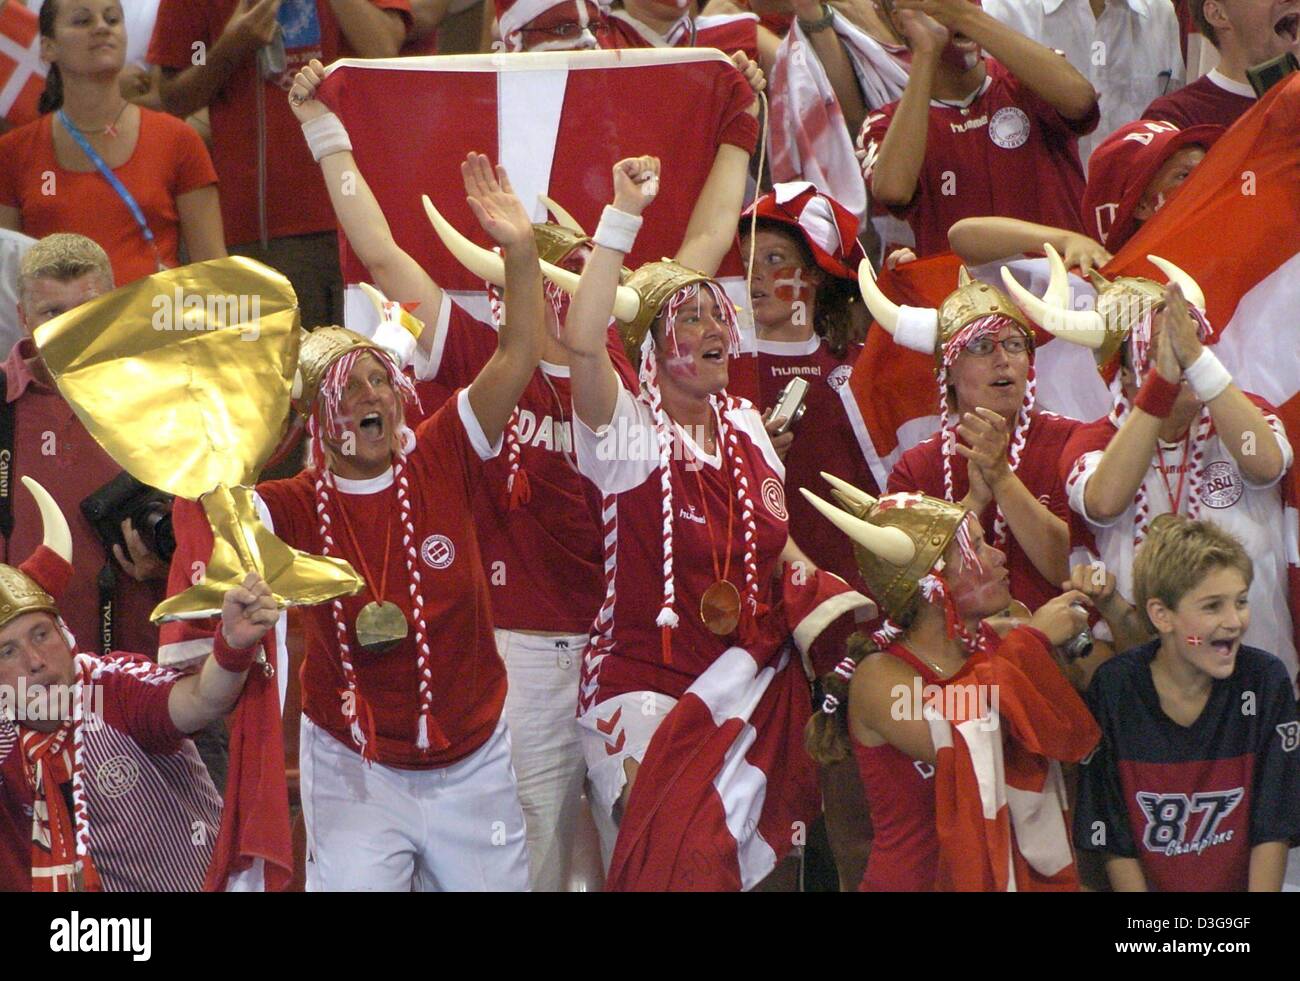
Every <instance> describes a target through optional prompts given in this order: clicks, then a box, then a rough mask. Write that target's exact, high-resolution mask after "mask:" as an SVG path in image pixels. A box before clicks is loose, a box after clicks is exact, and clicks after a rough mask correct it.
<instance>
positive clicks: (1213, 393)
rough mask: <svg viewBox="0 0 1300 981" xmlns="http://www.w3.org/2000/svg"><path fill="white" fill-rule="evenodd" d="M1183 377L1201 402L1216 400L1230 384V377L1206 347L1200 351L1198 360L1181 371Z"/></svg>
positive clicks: (1220, 362) (1221, 363)
mask: <svg viewBox="0 0 1300 981" xmlns="http://www.w3.org/2000/svg"><path fill="white" fill-rule="evenodd" d="M1183 377H1184V378H1186V379H1187V384H1188V386H1189V387H1190V388H1191V390H1192V391H1193V392H1195V393H1196V397H1197V398H1198V399H1200V400H1201V401H1202V402H1209V401H1212V400H1213V399H1216V398H1218V397H1219V396H1220V395H1222V394H1223V390H1224V389H1225V388H1227V387H1228V386H1229V385H1231V384H1232V375H1231V374H1229V373H1228V369H1227V368H1225V367H1224V366H1223V362H1222V361H1220V360H1219V359H1218V357H1217V356H1216V355H1215V353H1214V352H1213V351H1211V350H1210V349H1209V348H1208V347H1207V348H1205V349H1203V350H1202V351H1201V356H1200V357H1199V358H1197V359H1196V360H1195V361H1194V362H1193V363H1192V364H1189V365H1188V366H1187V367H1186V368H1184V369H1183Z"/></svg>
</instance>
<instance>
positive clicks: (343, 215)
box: [289, 59, 442, 343]
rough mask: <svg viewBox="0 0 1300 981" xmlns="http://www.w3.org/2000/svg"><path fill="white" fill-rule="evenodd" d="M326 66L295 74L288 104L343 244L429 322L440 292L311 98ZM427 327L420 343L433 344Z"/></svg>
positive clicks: (341, 133)
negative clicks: (343, 237)
mask: <svg viewBox="0 0 1300 981" xmlns="http://www.w3.org/2000/svg"><path fill="white" fill-rule="evenodd" d="M324 77H325V68H324V66H323V65H322V64H321V63H320V62H319V61H316V60H314V59H313V60H312V61H311V63H310V64H308V65H307V66H306V67H305V68H303V70H302V71H300V72H298V74H297V75H296V76H295V77H294V80H293V87H292V88H291V89H290V90H289V106H290V108H292V109H293V113H294V115H295V116H297V117H298V121H299V122H301V123H302V124H303V133H304V135H305V136H306V137H307V142H308V145H309V146H310V147H311V150H312V155H313V156H317V155H318V154H319V156H318V160H319V163H320V168H321V173H322V174H323V175H324V177H325V188H326V190H327V191H328V192H329V196H330V204H331V205H332V206H333V208H334V214H335V216H336V217H337V218H338V220H339V225H340V226H341V227H342V229H343V233H344V234H345V235H346V236H347V237H348V244H349V245H350V246H351V247H352V251H353V252H355V253H356V255H357V258H358V259H360V260H361V262H362V264H363V265H364V266H365V267H366V269H367V270H368V271H369V273H370V275H371V277H372V278H373V279H374V282H375V285H376V286H378V287H379V289H380V291H381V292H382V293H384V295H385V296H390V297H392V298H393V299H394V300H397V301H399V302H402V303H410V302H413V301H414V302H418V303H419V304H420V310H419V313H420V316H421V317H422V319H423V320H424V322H425V324H426V325H428V324H431V323H432V322H433V319H434V317H435V316H436V314H437V312H438V308H439V307H440V306H441V305H442V290H441V288H439V286H438V284H437V283H435V282H434V281H433V279H432V277H430V276H429V274H428V273H427V272H425V271H424V269H423V267H421V265H420V264H419V263H418V262H416V261H415V260H414V259H412V258H411V256H410V255H409V254H408V253H407V252H406V251H405V250H404V249H403V248H402V247H401V246H399V245H398V244H397V242H396V241H395V240H394V239H393V232H392V229H390V228H389V227H388V220H387V219H386V218H385V217H384V213H383V211H382V210H381V209H380V207H379V202H378V201H376V200H375V196H374V194H373V193H372V192H371V190H370V185H369V184H367V183H366V179H365V178H364V177H363V176H362V175H361V171H360V170H359V169H358V167H357V162H356V160H355V158H353V156H352V144H351V142H350V141H349V140H348V138H347V131H346V130H345V129H344V128H343V123H342V122H341V121H340V120H339V118H338V117H337V116H336V115H334V114H333V113H332V112H330V111H329V108H328V107H327V106H326V105H325V104H324V103H323V102H321V101H320V100H319V99H317V98H316V90H317V88H318V87H319V86H320V83H321V82H322V81H323V80H324ZM432 335H433V331H432V330H429V329H426V330H425V332H424V336H423V337H421V341H422V342H426V343H432Z"/></svg>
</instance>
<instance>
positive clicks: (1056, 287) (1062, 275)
mask: <svg viewBox="0 0 1300 981" xmlns="http://www.w3.org/2000/svg"><path fill="white" fill-rule="evenodd" d="M1043 251H1044V252H1045V253H1047V265H1048V266H1049V267H1050V268H1051V270H1052V276H1051V278H1050V279H1049V280H1048V282H1047V291H1046V292H1045V293H1044V294H1043V302H1044V303H1046V304H1047V305H1048V306H1050V307H1060V308H1061V309H1062V310H1072V309H1074V308H1073V307H1072V306H1071V305H1070V273H1069V270H1067V269H1066V268H1065V260H1064V259H1062V258H1061V253H1059V252H1057V251H1056V249H1055V248H1054V247H1053V246H1052V243H1051V242H1044V243H1043Z"/></svg>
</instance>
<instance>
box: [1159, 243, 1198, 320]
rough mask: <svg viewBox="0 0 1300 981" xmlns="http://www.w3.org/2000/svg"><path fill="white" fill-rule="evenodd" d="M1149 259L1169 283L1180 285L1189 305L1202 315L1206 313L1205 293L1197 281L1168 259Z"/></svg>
mask: <svg viewBox="0 0 1300 981" xmlns="http://www.w3.org/2000/svg"><path fill="white" fill-rule="evenodd" d="M1147 259H1149V260H1150V261H1151V264H1152V265H1153V266H1155V267H1156V268H1157V269H1159V270H1160V271H1161V272H1162V273H1164V274H1165V278H1166V279H1168V280H1169V282H1171V283H1177V284H1178V286H1179V288H1180V289H1181V290H1182V291H1183V296H1185V297H1186V298H1187V302H1188V303H1190V304H1191V305H1192V306H1194V307H1196V309H1197V310H1200V311H1201V313H1204V312H1205V293H1204V291H1202V289H1201V286H1200V284H1199V283H1197V282H1196V280H1194V279H1193V278H1192V277H1191V276H1190V275H1189V274H1188V273H1186V272H1184V271H1183V270H1181V269H1179V268H1178V267H1177V266H1175V265H1174V264H1173V263H1172V262H1170V261H1169V260H1168V259H1162V258H1160V256H1158V255H1149V256H1147Z"/></svg>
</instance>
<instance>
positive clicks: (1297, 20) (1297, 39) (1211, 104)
mask: <svg viewBox="0 0 1300 981" xmlns="http://www.w3.org/2000/svg"><path fill="white" fill-rule="evenodd" d="M1188 6H1189V7H1190V8H1191V12H1192V19H1193V20H1194V21H1195V22H1196V28H1197V30H1198V31H1200V32H1201V34H1202V35H1203V36H1204V37H1205V39H1206V40H1207V41H1209V42H1210V43H1211V44H1212V45H1214V47H1215V49H1216V50H1217V51H1218V52H1219V63H1218V65H1216V66H1215V67H1214V68H1212V69H1211V70H1210V71H1209V72H1208V73H1206V74H1205V75H1204V76H1202V77H1201V78H1199V79H1197V80H1196V81H1195V82H1193V83H1192V84H1191V85H1188V86H1187V87H1186V88H1181V89H1179V90H1178V91H1177V92H1171V93H1170V94H1169V95H1164V96H1161V97H1160V98H1159V99H1156V100H1155V101H1154V102H1152V103H1151V105H1149V106H1147V108H1146V111H1145V112H1143V113H1142V116H1143V118H1144V119H1166V120H1168V121H1169V122H1171V123H1175V124H1177V125H1178V126H1179V127H1181V128H1182V129H1187V128H1188V127H1190V126H1200V125H1203V124H1206V123H1209V124H1213V125H1215V126H1231V125H1232V124H1233V123H1234V122H1236V121H1237V119H1238V118H1239V117H1240V116H1241V115H1242V114H1243V113H1244V112H1245V111H1246V110H1247V109H1249V108H1250V107H1251V106H1253V105H1254V104H1255V90H1254V89H1253V88H1252V87H1251V85H1250V82H1249V81H1247V79H1246V69H1247V68H1250V67H1252V66H1254V65H1258V64H1261V63H1263V62H1265V61H1269V60H1271V59H1273V58H1276V57H1278V56H1279V55H1284V54H1286V53H1287V52H1290V53H1291V54H1293V55H1296V56H1297V57H1300V0H1190V3H1189V4H1188Z"/></svg>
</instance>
